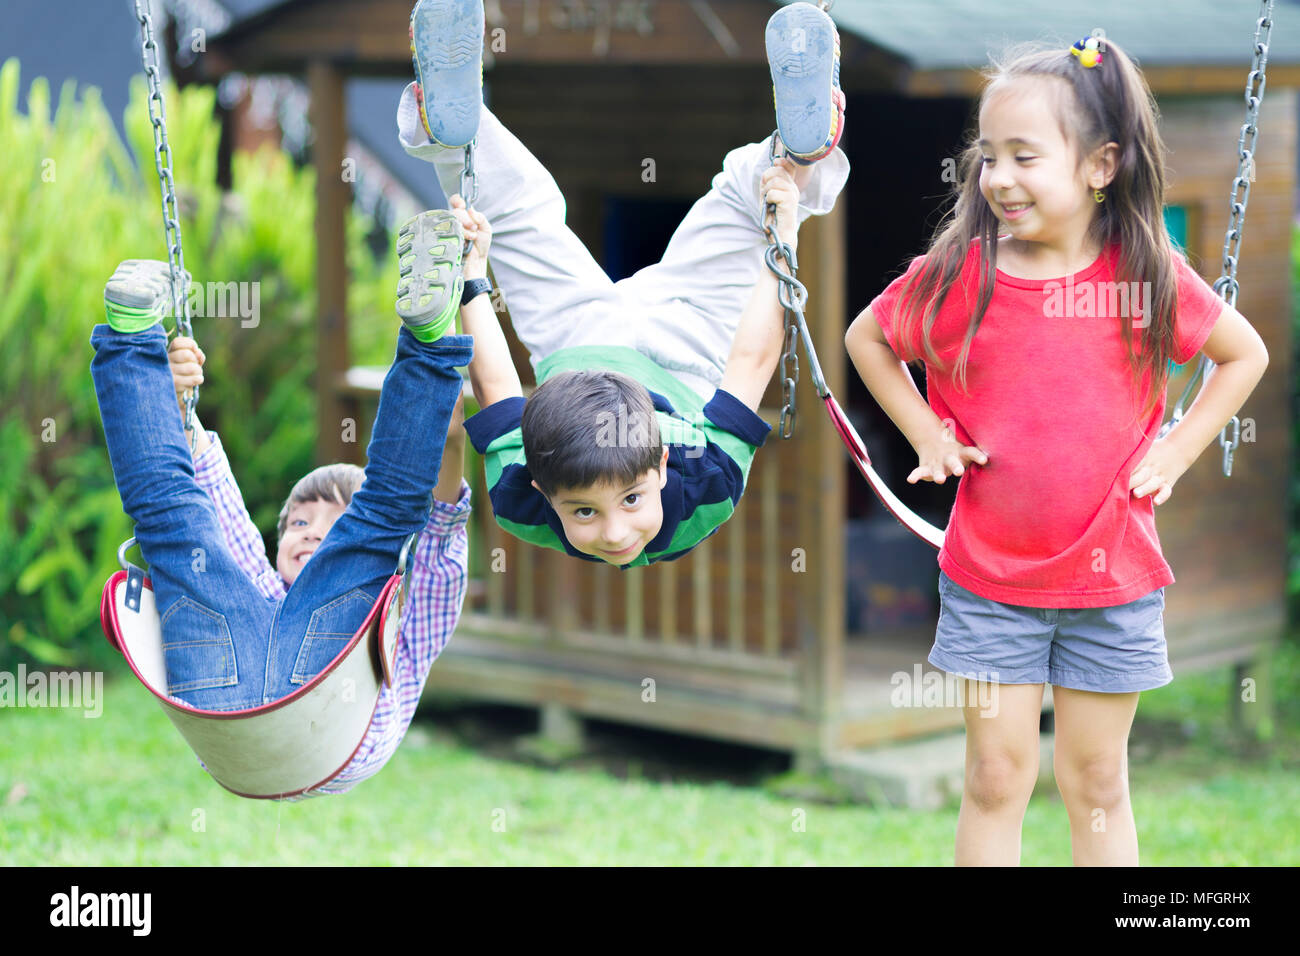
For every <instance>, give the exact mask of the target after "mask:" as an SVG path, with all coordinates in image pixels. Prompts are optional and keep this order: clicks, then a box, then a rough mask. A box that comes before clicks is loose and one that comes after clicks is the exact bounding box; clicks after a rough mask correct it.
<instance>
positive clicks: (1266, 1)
mask: <svg viewBox="0 0 1300 956" xmlns="http://www.w3.org/2000/svg"><path fill="white" fill-rule="evenodd" d="M1272 31H1273V0H1260V7H1259V19H1258V20H1256V22H1255V45H1254V57H1253V60H1252V62H1251V66H1250V72H1249V73H1248V74H1246V122H1245V123H1243V124H1242V127H1241V134H1240V135H1239V136H1238V137H1237V175H1236V178H1235V179H1233V181H1232V194H1231V196H1230V197H1229V207H1230V209H1231V213H1232V215H1231V218H1230V219H1229V220H1228V230H1227V232H1226V233H1225V235H1224V238H1223V263H1222V268H1221V272H1220V275H1219V278H1218V279H1217V280H1215V282H1214V291H1215V292H1217V293H1218V294H1219V295H1220V296H1221V297H1222V298H1223V300H1224V301H1225V302H1227V303H1228V305H1230V306H1233V307H1235V306H1236V304H1237V293H1238V292H1239V291H1240V290H1241V286H1240V284H1239V283H1238V282H1237V261H1238V259H1239V258H1240V254H1241V253H1240V249H1241V236H1242V232H1243V231H1244V229H1245V225H1246V204H1247V203H1248V202H1249V201H1250V182H1251V180H1252V179H1253V178H1254V174H1255V140H1256V137H1257V136H1258V135H1259V104H1260V101H1261V100H1262V99H1263V98H1264V81H1265V72H1264V71H1265V68H1266V66H1267V64H1268V43H1269V38H1270V36H1271V35H1272ZM1213 366H1214V363H1213V362H1211V361H1210V360H1209V359H1208V358H1206V357H1205V356H1204V355H1202V356H1201V361H1200V363H1199V364H1198V365H1197V368H1196V372H1195V373H1194V374H1193V375H1192V377H1191V379H1190V380H1189V381H1188V383H1187V385H1186V386H1185V387H1184V388H1183V393H1182V395H1181V396H1179V398H1178V404H1177V405H1175V406H1174V412H1173V415H1172V416H1171V417H1170V420H1169V421H1168V422H1167V423H1166V424H1165V426H1164V427H1163V428H1162V429H1161V430H1160V437H1162V438H1163V437H1164V436H1165V435H1166V434H1168V433H1169V431H1170V430H1171V429H1172V428H1173V427H1174V426H1175V425H1177V424H1178V422H1179V421H1180V420H1181V419H1182V417H1183V406H1184V405H1185V404H1186V403H1187V399H1188V398H1189V397H1190V396H1191V394H1192V389H1193V388H1194V387H1195V386H1196V383H1197V382H1198V381H1200V379H1201V378H1202V377H1204V378H1205V381H1206V383H1207V384H1208V382H1209V379H1210V376H1211V375H1212V374H1213V371H1212V369H1213ZM1229 429H1231V430H1232V438H1228V430H1229ZM1240 444H1241V422H1240V420H1239V419H1238V418H1237V416H1236V415H1233V416H1232V418H1231V419H1230V420H1229V421H1228V424H1227V425H1225V426H1224V428H1223V430H1222V431H1220V432H1219V445H1220V446H1221V447H1222V448H1223V474H1224V475H1225V476H1230V475H1231V474H1232V456H1233V453H1234V452H1235V451H1236V450H1237V447H1238V445H1240Z"/></svg>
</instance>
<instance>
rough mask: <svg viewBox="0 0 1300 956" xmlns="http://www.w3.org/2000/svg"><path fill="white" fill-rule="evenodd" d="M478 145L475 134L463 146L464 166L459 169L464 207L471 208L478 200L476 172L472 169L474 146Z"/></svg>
mask: <svg viewBox="0 0 1300 956" xmlns="http://www.w3.org/2000/svg"><path fill="white" fill-rule="evenodd" d="M477 145H478V137H477V136H475V137H474V138H473V139H472V140H470V141H469V144H468V145H467V146H466V147H465V168H464V169H462V170H461V171H460V195H461V198H462V199H464V200H465V208H466V209H473V208H474V203H476V202H478V173H476V172H475V171H474V148H475V146H477Z"/></svg>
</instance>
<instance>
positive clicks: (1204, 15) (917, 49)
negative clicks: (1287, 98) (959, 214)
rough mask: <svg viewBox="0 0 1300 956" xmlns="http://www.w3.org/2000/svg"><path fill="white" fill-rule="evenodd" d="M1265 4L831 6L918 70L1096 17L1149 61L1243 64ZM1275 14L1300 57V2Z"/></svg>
mask: <svg viewBox="0 0 1300 956" xmlns="http://www.w3.org/2000/svg"><path fill="white" fill-rule="evenodd" d="M779 2H781V3H792V2H796V0H779ZM1259 9H1260V6H1259V4H1258V3H1255V2H1236V3H1227V2H1224V0H1178V2H1177V3H1171V2H1155V3H1152V2H1140V0H1138V2H1135V0H1089V2H1088V3H1068V4H1067V3H1061V2H1060V0H906V2H902V3H900V2H898V0H836V2H835V4H834V5H833V6H832V8H831V16H832V17H833V19H834V20H835V21H836V23H838V24H839V26H840V28H841V29H843V30H848V31H850V32H852V33H854V34H857V35H858V36H860V37H862V38H863V39H865V40H868V41H870V42H871V43H873V44H875V45H877V46H880V47H883V48H884V49H886V50H889V51H890V52H892V53H894V54H896V55H897V56H899V57H900V58H902V59H904V60H906V61H907V62H908V63H909V64H910V65H911V66H912V67H913V68H914V69H917V70H945V69H967V68H971V67H980V66H982V65H984V63H986V62H987V59H988V51H989V50H996V49H998V48H999V47H1001V46H1002V45H1003V44H1004V43H1006V42H1008V41H1010V42H1019V41H1025V40H1035V39H1047V40H1061V41H1063V42H1068V43H1072V42H1074V41H1075V40H1077V39H1079V38H1080V37H1084V36H1087V35H1088V34H1090V33H1091V32H1092V30H1093V29H1094V28H1096V27H1100V28H1102V29H1104V30H1105V31H1106V33H1107V35H1109V36H1111V37H1113V38H1114V39H1115V41H1116V42H1117V43H1121V44H1123V46H1124V49H1125V51H1126V52H1128V53H1130V54H1131V55H1133V56H1134V57H1136V58H1137V59H1139V60H1140V61H1142V63H1143V64H1149V65H1157V64H1159V65H1171V64H1187V65H1195V64H1205V65H1210V64H1213V65H1216V66H1222V65H1234V66H1235V65H1241V64H1248V63H1249V62H1250V60H1249V57H1250V44H1251V41H1252V40H1253V39H1254V36H1255V25H1256V18H1257V17H1258V15H1259ZM1273 17H1274V21H1275V23H1280V25H1279V26H1278V27H1277V28H1276V29H1274V30H1273V31H1272V36H1271V38H1270V44H1269V60H1270V62H1273V61H1276V62H1279V63H1290V64H1294V63H1300V2H1296V0H1278V2H1277V4H1276V6H1275V8H1274V11H1273Z"/></svg>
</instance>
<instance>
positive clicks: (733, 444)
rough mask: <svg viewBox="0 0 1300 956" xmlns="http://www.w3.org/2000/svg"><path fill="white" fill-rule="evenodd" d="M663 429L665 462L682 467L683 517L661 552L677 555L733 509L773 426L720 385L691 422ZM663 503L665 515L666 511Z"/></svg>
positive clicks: (693, 544) (697, 541)
mask: <svg viewBox="0 0 1300 956" xmlns="http://www.w3.org/2000/svg"><path fill="white" fill-rule="evenodd" d="M661 430H663V431H664V441H665V443H670V444H671V446H672V447H671V449H670V452H669V465H670V467H674V468H676V469H677V470H679V471H680V473H681V475H682V481H681V496H682V501H681V516H682V517H681V520H680V522H679V524H678V525H677V528H676V530H675V531H674V532H673V536H672V539H671V541H670V542H669V543H668V545H667V547H666V548H665V551H664V554H663V555H662V556H659V557H656V560H671V559H672V558H676V557H680V556H681V555H682V554H684V553H685V552H687V551H689V550H690V549H691V548H693V547H695V546H696V545H697V544H699V543H700V542H701V541H703V540H704V539H705V538H707V537H709V535H711V534H713V532H714V531H716V530H717V529H718V528H719V527H720V526H721V525H723V524H724V523H725V522H726V521H727V519H729V518H730V517H731V515H732V514H733V513H734V512H735V510H736V506H737V505H738V504H739V503H740V496H741V495H742V494H744V491H745V483H746V481H747V480H748V478H749V469H750V466H751V465H752V464H753V461H754V454H755V452H757V450H758V448H759V447H760V446H762V444H763V443H764V442H765V441H766V440H767V434H768V432H770V431H771V430H772V429H771V426H770V425H768V424H767V423H766V422H764V421H763V420H762V419H761V418H759V417H758V415H756V414H755V413H754V412H753V411H752V410H750V409H749V408H748V407H747V406H746V405H745V404H744V403H743V402H741V401H740V400H739V399H738V398H736V397H735V396H734V395H732V394H731V393H730V392H726V391H723V390H722V389H718V391H717V392H716V393H715V394H714V396H713V398H712V400H710V401H709V403H708V404H707V405H705V406H704V411H703V413H702V414H701V415H699V416H696V420H695V422H694V423H687V422H684V421H681V420H676V422H675V423H674V426H673V427H671V428H668V429H661ZM668 510H669V509H668V505H667V503H666V504H665V514H667V513H668Z"/></svg>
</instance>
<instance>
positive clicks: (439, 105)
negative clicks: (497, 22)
mask: <svg viewBox="0 0 1300 956" xmlns="http://www.w3.org/2000/svg"><path fill="white" fill-rule="evenodd" d="M410 38H411V64H412V65H413V66H414V68H415V98H416V102H417V103H418V105H419V107H420V119H421V120H422V121H423V123H424V130H425V132H426V133H428V134H429V138H430V139H431V140H433V141H434V142H435V143H438V144H440V145H442V146H448V147H452V148H458V147H461V146H466V145H468V144H469V143H470V142H472V141H473V139H474V136H475V134H477V133H478V121H479V111H480V108H481V106H482V103H483V3H482V0H420V2H419V3H417V4H416V5H415V9H414V10H412V11H411V28H410ZM430 87H432V88H433V90H435V92H436V96H435V100H434V103H433V108H432V109H430V108H429V105H428V103H427V102H426V99H425V91H426V90H428V89H430Z"/></svg>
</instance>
